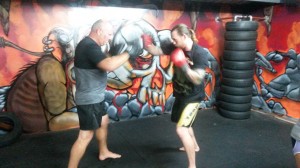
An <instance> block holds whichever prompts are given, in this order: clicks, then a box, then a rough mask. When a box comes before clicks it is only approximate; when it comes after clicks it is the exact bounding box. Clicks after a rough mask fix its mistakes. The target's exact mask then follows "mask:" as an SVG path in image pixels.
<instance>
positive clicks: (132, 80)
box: [0, 0, 300, 133]
mask: <svg viewBox="0 0 300 168" xmlns="http://www.w3.org/2000/svg"><path fill="white" fill-rule="evenodd" d="M147 2H148V3H147V4H145V3H144V2H140V1H139V3H140V4H137V3H136V2H135V3H121V1H111V2H110V3H108V2H106V1H101V0H99V1H92V0H91V1H84V2H83V1H70V2H69V1H68V0H65V1H61V2H60V3H57V2H55V3H54V2H53V3H51V1H49V3H47V4H45V3H42V2H41V3H39V1H36V2H28V1H26V2H23V1H22V0H16V1H11V2H10V1H1V4H0V5H1V6H0V7H1V8H0V10H1V11H2V12H1V14H0V15H1V17H2V18H4V19H3V20H1V21H2V23H1V24H2V29H1V30H0V38H1V39H0V47H1V48H0V78H1V80H0V111H2V112H12V113H15V114H16V115H17V116H18V118H19V119H20V120H21V123H22V126H23V131H24V132H26V133H35V132H45V131H55V130H63V129H69V128H74V127H78V118H77V113H76V104H75V102H74V94H75V87H74V84H75V82H76V81H75V77H74V74H73V72H72V67H73V56H74V48H75V47H76V44H77V43H78V42H79V41H80V40H81V39H82V38H83V37H84V36H86V35H87V33H88V32H89V28H90V26H91V24H92V23H93V22H94V21H95V20H97V19H99V18H103V19H109V20H111V21H112V23H113V24H114V28H115V38H114V41H113V42H112V44H114V43H115V44H120V45H119V46H121V47H119V48H112V46H111V44H107V45H105V46H102V49H103V51H105V52H112V50H113V51H114V52H115V53H120V52H123V51H124V50H125V49H124V48H125V47H126V46H127V44H128V43H131V42H132V41H133V40H135V41H136V40H138V41H139V45H142V41H141V40H142V39H141V35H142V34H143V33H147V34H151V36H152V37H153V39H154V42H155V44H156V45H160V46H161V47H167V46H168V43H167V41H168V40H166V39H168V38H170V29H171V28H172V27H173V26H174V25H176V24H178V23H185V24H187V25H188V26H190V27H191V28H193V29H194V30H195V32H196V35H197V38H198V40H199V44H200V45H202V46H203V47H205V48H206V49H207V51H208V52H209V53H210V60H209V61H210V67H209V69H207V75H206V100H205V101H203V102H202V107H203V108H212V107H214V104H215V99H216V96H217V94H218V91H219V83H220V75H221V74H220V66H219V65H220V60H221V59H220V58H221V57H222V50H223V43H224V38H223V36H224V25H225V23H226V22H225V21H222V22H218V21H216V18H222V17H223V18H230V17H232V16H233V13H234V12H233V10H234V9H231V8H230V7H228V6H226V5H224V6H217V7H205V8H204V7H203V8H201V7H199V8H196V9H194V8H195V7H193V8H192V9H193V10H192V11H190V9H191V7H189V8H188V9H185V7H187V4H183V2H182V3H180V2H179V3H176V4H174V3H173V2H172V1H168V0H165V1H162V2H159V4H157V2H153V3H152V2H151V1H147ZM8 4H9V5H8ZM49 4H51V5H49ZM118 6H122V7H121V8H120V7H118ZM170 9H172V10H170ZM274 11H275V12H274V16H273V20H272V30H271V32H270V33H269V32H267V31H268V30H267V29H269V27H266V26H265V25H263V23H260V25H259V29H258V39H257V46H258V47H257V57H256V67H255V72H256V74H255V81H256V83H255V85H254V86H253V88H254V90H253V99H252V103H253V106H254V107H256V108H260V109H263V110H264V111H266V112H273V113H276V114H280V115H286V116H290V117H294V118H299V117H300V115H299V112H297V110H296V109H297V108H299V85H300V83H299V79H300V78H299V65H300V63H299V61H300V59H299V54H298V53H299V43H300V42H299V41H297V40H296V39H298V38H296V37H297V36H298V37H299V33H298V32H300V31H297V30H299V29H300V26H299V25H300V21H297V19H298V20H299V18H296V16H294V15H295V14H293V13H288V12H287V11H285V9H284V7H276V8H275V10H274ZM282 12H284V14H285V15H283V16H281V15H282ZM8 13H9V15H8ZM279 13H280V14H279ZM254 15H261V14H260V13H259V12H258V13H254ZM286 15H289V16H291V17H289V18H290V19H289V20H287V19H284V17H286ZM229 21H230V20H229ZM277 22H280V23H281V22H282V23H284V26H285V27H286V26H287V25H291V27H290V29H288V28H284V29H282V27H281V26H282V24H277ZM278 36H280V37H278ZM278 39H286V41H287V42H286V41H284V40H278ZM284 43H287V44H288V45H287V44H284ZM172 73H173V72H172V64H171V63H170V59H169V56H168V55H163V56H157V55H151V54H149V53H147V51H144V52H143V53H142V54H141V55H140V56H139V57H138V58H137V59H136V60H129V61H128V62H126V63H125V64H124V65H123V66H121V67H120V68H118V69H117V70H115V71H113V72H108V77H109V80H108V87H107V90H106V105H107V106H108V114H109V116H110V118H111V120H112V121H114V122H118V121H122V120H130V119H136V118H142V117H146V116H156V115H160V114H162V113H169V112H171V107H172V103H173V101H174V98H173V96H172V83H171V78H172ZM291 105H293V106H291Z"/></svg>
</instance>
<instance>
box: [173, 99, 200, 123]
mask: <svg viewBox="0 0 300 168" xmlns="http://www.w3.org/2000/svg"><path fill="white" fill-rule="evenodd" d="M199 108H200V101H191V102H189V100H184V99H178V98H176V99H175V102H174V104H173V107H172V114H171V121H172V122H175V123H177V125H178V126H180V127H190V126H192V125H193V123H194V120H195V118H196V115H197V112H198V111H199Z"/></svg>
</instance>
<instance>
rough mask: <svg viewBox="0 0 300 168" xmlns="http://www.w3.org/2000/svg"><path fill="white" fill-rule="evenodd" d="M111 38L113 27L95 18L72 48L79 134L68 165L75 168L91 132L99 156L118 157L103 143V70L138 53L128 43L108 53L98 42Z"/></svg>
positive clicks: (104, 131) (104, 111) (138, 50)
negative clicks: (95, 141)
mask: <svg viewBox="0 0 300 168" xmlns="http://www.w3.org/2000/svg"><path fill="white" fill-rule="evenodd" d="M112 38H113V27H112V25H111V24H110V23H109V22H108V21H104V20H98V21H96V22H95V23H94V24H93V25H92V28H91V32H90V34H89V35H88V36H87V37H85V38H84V39H82V40H81V41H80V42H79V43H78V45H77V47H76V50H75V58H74V70H75V79H76V94H75V102H76V105H77V112H78V117H79V125H80V130H79V135H78V138H77V140H76V141H75V143H74V144H73V146H72V149H71V154H70V159H69V164H68V167H69V168H77V167H78V164H79V162H80V160H81V158H82V157H83V155H84V153H85V150H86V148H87V146H88V144H89V143H90V141H91V140H92V138H93V135H94V132H95V133H96V138H97V140H98V144H99V156H98V157H99V160H105V159H107V158H112V159H116V158H120V157H121V155H119V154H117V153H113V152H111V151H110V150H109V149H108V147H107V127H108V123H109V117H108V114H107V112H106V110H107V109H106V107H105V104H104V97H105V89H106V85H107V71H113V70H115V69H117V68H118V67H119V66H121V65H122V64H124V63H125V62H126V61H127V60H128V59H129V58H130V57H136V56H138V53H139V52H140V50H141V49H140V48H138V47H136V46H130V47H128V48H130V49H128V50H126V52H124V53H122V54H119V55H115V56H108V55H106V53H103V52H102V50H101V47H100V46H103V45H105V44H107V43H108V42H109V41H110V40H112Z"/></svg>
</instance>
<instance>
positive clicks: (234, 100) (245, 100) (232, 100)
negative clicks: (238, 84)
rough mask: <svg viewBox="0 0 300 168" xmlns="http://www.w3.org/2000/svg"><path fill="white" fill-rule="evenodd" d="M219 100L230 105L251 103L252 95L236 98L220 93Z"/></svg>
mask: <svg viewBox="0 0 300 168" xmlns="http://www.w3.org/2000/svg"><path fill="white" fill-rule="evenodd" d="M218 99H219V100H221V101H224V102H228V103H251V100H252V94H248V95H240V96H236V95H230V94H226V93H223V92H220V94H219V96H218Z"/></svg>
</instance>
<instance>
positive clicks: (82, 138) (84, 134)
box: [68, 130, 94, 168]
mask: <svg viewBox="0 0 300 168" xmlns="http://www.w3.org/2000/svg"><path fill="white" fill-rule="evenodd" d="M93 135H94V132H93V131H92V130H88V131H84V130H80V131H79V135H78V138H77V140H76V141H75V143H74V144H73V146H72V149H71V154H70V160H69V164H68V168H77V167H78V164H79V162H80V160H81V158H82V156H83V154H84V153H85V150H86V148H87V146H88V144H89V143H90V142H91V140H92V138H93Z"/></svg>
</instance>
